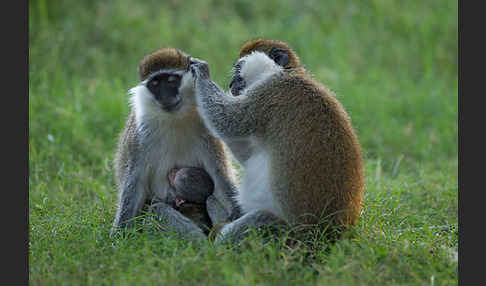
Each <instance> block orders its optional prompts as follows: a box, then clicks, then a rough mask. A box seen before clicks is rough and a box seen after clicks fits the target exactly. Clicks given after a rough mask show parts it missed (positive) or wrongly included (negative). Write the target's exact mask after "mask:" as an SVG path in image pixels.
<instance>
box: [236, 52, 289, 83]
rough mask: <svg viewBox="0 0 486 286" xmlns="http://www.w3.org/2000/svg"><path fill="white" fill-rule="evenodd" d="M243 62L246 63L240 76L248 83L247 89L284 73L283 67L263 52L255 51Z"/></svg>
mask: <svg viewBox="0 0 486 286" xmlns="http://www.w3.org/2000/svg"><path fill="white" fill-rule="evenodd" d="M241 60H242V61H244V63H243V65H242V67H241V72H240V75H241V76H242V77H243V79H244V80H245V81H246V85H247V88H248V87H250V86H252V85H254V84H256V83H258V82H261V81H262V80H265V79H266V78H268V77H270V76H271V75H273V74H275V73H279V72H281V71H282V67H281V66H279V65H277V64H276V63H275V62H274V61H273V60H272V59H270V58H269V57H268V56H267V55H266V54H265V53H263V52H258V51H254V52H252V53H251V54H249V55H246V56H244V57H243V58H241Z"/></svg>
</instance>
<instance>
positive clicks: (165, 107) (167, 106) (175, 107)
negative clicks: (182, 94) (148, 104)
mask: <svg viewBox="0 0 486 286" xmlns="http://www.w3.org/2000/svg"><path fill="white" fill-rule="evenodd" d="M181 103H182V98H180V99H179V100H178V101H177V102H174V103H170V104H167V103H165V104H164V103H160V106H161V107H162V109H163V110H165V111H167V112H174V111H177V110H179V109H180V108H181V106H182V104H181Z"/></svg>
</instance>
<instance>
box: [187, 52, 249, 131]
mask: <svg viewBox="0 0 486 286" xmlns="http://www.w3.org/2000/svg"><path fill="white" fill-rule="evenodd" d="M191 71H192V73H193V75H194V77H195V89H196V98H197V105H198V110H199V112H200V113H201V116H202V117H203V119H204V121H205V123H206V124H207V125H209V129H210V130H212V131H215V132H216V133H217V135H219V136H220V137H222V138H235V137H247V136H249V135H251V134H253V133H254V132H255V130H256V122H255V120H254V119H253V117H252V114H254V111H253V110H252V109H253V108H254V106H255V104H252V103H253V102H252V101H253V100H252V98H249V97H245V98H237V97H230V96H227V95H225V93H224V91H223V90H222V89H221V88H220V87H219V86H217V85H216V83H214V82H213V81H212V80H211V79H210V76H209V67H208V64H207V63H206V62H203V61H200V60H196V59H192V60H191Z"/></svg>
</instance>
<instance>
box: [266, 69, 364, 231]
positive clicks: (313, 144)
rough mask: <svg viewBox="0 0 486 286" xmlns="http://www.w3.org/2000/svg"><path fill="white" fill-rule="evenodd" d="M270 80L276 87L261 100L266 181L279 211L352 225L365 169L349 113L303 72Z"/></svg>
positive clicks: (304, 220) (303, 219) (294, 218)
mask: <svg viewBox="0 0 486 286" xmlns="http://www.w3.org/2000/svg"><path fill="white" fill-rule="evenodd" d="M272 85H273V90H279V91H281V92H279V93H278V94H272V95H271V98H272V100H271V101H269V102H266V103H263V102H262V108H263V109H264V112H266V114H269V115H271V118H270V117H269V118H267V119H268V125H267V126H266V127H265V129H264V130H263V133H264V138H265V140H266V141H268V142H270V144H269V146H273V147H272V149H271V150H269V152H270V160H271V163H270V164H271V166H272V171H271V179H270V186H273V187H272V193H273V195H274V196H275V198H276V199H277V201H279V202H280V204H281V208H282V211H283V212H284V214H285V215H287V216H290V217H288V219H289V220H290V221H291V222H298V223H317V222H320V220H321V219H324V220H326V219H327V220H329V221H331V223H332V224H338V225H343V224H344V225H352V224H354V223H355V220H356V218H357V217H358V216H359V214H360V211H361V203H362V196H363V191H364V170H363V160H362V151H361V147H360V144H359V142H358V138H357V136H356V134H355V132H354V129H353V127H352V125H351V120H350V118H349V116H348V115H347V113H346V111H345V110H344V108H343V107H342V105H341V104H340V103H339V102H338V100H337V99H336V98H335V97H334V95H333V94H332V93H331V92H330V91H329V90H328V89H327V88H325V87H324V86H323V85H321V84H319V83H317V82H315V81H314V80H313V79H312V78H311V77H310V76H307V75H306V74H304V73H296V74H292V73H290V74H285V75H284V76H283V77H280V78H279V79H278V80H276V81H274V82H273V84H272ZM265 109H266V110H265ZM278 166H282V167H280V168H279V167H278ZM309 214H310V215H309Z"/></svg>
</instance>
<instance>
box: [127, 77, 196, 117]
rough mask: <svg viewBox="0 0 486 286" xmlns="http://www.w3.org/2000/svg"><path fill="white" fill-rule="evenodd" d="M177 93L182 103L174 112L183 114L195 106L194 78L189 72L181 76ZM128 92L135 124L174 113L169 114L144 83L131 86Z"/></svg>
mask: <svg viewBox="0 0 486 286" xmlns="http://www.w3.org/2000/svg"><path fill="white" fill-rule="evenodd" d="M179 93H180V94H181V96H182V100H183V103H182V106H181V108H180V109H179V110H178V111H177V112H175V113H177V114H183V113H185V112H186V111H188V110H190V109H191V108H193V107H195V106H196V99H195V94H194V78H193V77H192V74H191V73H189V72H188V73H185V74H184V75H183V76H182V79H181V86H180V88H179ZM129 94H131V97H130V105H131V106H132V108H133V109H134V110H135V117H136V119H137V124H139V123H141V122H143V121H147V120H154V119H157V120H165V119H168V118H170V116H173V115H175V113H174V114H170V113H168V112H165V111H164V110H163V109H162V108H161V106H160V105H159V103H158V102H157V101H156V100H155V99H154V97H153V95H152V93H151V92H150V91H149V89H148V88H147V87H145V85H144V83H141V84H139V85H137V86H135V87H133V88H131V89H130V90H129Z"/></svg>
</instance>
